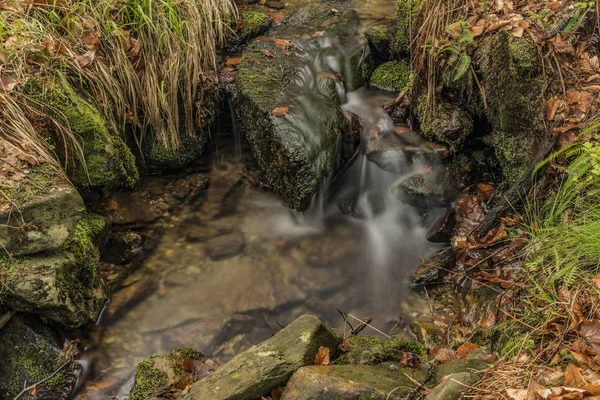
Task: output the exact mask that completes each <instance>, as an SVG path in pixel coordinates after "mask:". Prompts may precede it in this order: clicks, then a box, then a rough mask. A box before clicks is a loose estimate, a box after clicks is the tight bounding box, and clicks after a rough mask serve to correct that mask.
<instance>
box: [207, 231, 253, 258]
mask: <svg viewBox="0 0 600 400" xmlns="http://www.w3.org/2000/svg"><path fill="white" fill-rule="evenodd" d="M205 246H206V252H207V253H208V256H209V257H210V258H211V259H213V260H215V261H218V260H223V259H225V258H230V257H234V256H236V255H238V254H240V253H241V252H242V251H243V250H244V247H246V239H244V235H243V234H242V233H241V232H235V233H230V234H227V235H221V236H217V237H216V238H214V239H210V240H208V241H206V243H205Z"/></svg>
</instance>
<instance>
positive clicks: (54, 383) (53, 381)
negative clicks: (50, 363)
mask: <svg viewBox="0 0 600 400" xmlns="http://www.w3.org/2000/svg"><path fill="white" fill-rule="evenodd" d="M66 380H67V376H66V375H65V374H63V373H62V372H59V373H58V374H56V375H54V376H53V377H52V378H50V379H48V380H47V381H46V385H47V386H48V389H54V388H57V387H60V386H62V385H64V384H65V381H66Z"/></svg>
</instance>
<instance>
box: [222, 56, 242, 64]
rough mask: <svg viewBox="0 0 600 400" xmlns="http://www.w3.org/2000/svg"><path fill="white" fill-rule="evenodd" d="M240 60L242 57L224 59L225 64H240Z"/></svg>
mask: <svg viewBox="0 0 600 400" xmlns="http://www.w3.org/2000/svg"><path fill="white" fill-rule="evenodd" d="M241 62H242V57H231V58H228V59H227V61H225V65H231V66H236V65H240V63H241Z"/></svg>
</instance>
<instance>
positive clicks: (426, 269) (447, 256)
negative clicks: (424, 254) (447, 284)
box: [410, 247, 456, 285]
mask: <svg viewBox="0 0 600 400" xmlns="http://www.w3.org/2000/svg"><path fill="white" fill-rule="evenodd" d="M455 267H456V250H455V249H454V248H453V247H447V248H445V249H441V250H439V251H437V252H436V253H435V254H433V255H432V256H431V257H429V258H428V259H426V260H425V261H424V262H423V263H422V264H421V265H420V266H419V268H417V269H416V270H414V271H413V272H412V273H411V276H410V280H411V282H412V283H413V284H415V285H437V284H440V283H443V282H444V280H445V278H446V276H447V275H448V274H449V273H450V271H452V270H454V268H455Z"/></svg>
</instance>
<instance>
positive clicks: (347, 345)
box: [338, 338, 352, 353]
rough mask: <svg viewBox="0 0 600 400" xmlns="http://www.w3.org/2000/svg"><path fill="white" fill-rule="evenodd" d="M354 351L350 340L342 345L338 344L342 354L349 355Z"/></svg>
mask: <svg viewBox="0 0 600 400" xmlns="http://www.w3.org/2000/svg"><path fill="white" fill-rule="evenodd" d="M350 349H352V345H351V344H350V340H348V339H347V338H346V339H344V340H343V341H342V343H340V344H338V350H339V351H341V352H342V353H347V352H349V351H350Z"/></svg>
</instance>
